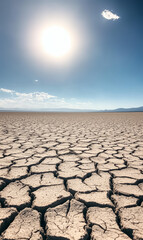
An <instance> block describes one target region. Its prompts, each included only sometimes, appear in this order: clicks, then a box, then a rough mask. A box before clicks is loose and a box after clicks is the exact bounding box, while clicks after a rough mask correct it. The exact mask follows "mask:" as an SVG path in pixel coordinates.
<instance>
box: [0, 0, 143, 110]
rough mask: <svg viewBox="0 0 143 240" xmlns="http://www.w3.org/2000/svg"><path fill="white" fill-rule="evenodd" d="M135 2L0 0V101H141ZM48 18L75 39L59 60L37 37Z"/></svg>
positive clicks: (96, 105) (140, 19)
mask: <svg viewBox="0 0 143 240" xmlns="http://www.w3.org/2000/svg"><path fill="white" fill-rule="evenodd" d="M142 9H143V1H142V0H124V1H121V0H40V1H39V0H23V1H19V0H11V1H10V0H0V108H27V109H36V108H81V109H114V108H118V107H136V106H142V105H143V30H142V26H143V14H142ZM107 10H108V11H107ZM53 22H56V23H60V24H63V25H66V28H67V30H68V31H69V32H70V33H71V35H72V36H74V37H75V39H76V40H75V44H74V47H73V50H72V56H71V57H69V58H67V59H66V61H63V59H60V61H58V62H56V61H53V60H52V59H50V58H49V57H48V56H46V53H43V52H42V51H43V50H42V46H41V45H40V44H39V42H40V40H38V39H40V34H41V32H42V29H43V28H44V27H45V26H46V25H47V24H52V23H53ZM35 80H36V81H35Z"/></svg>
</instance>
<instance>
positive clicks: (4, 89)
mask: <svg viewBox="0 0 143 240" xmlns="http://www.w3.org/2000/svg"><path fill="white" fill-rule="evenodd" d="M0 91H1V92H5V93H14V91H13V90H10V89H6V88H0Z"/></svg>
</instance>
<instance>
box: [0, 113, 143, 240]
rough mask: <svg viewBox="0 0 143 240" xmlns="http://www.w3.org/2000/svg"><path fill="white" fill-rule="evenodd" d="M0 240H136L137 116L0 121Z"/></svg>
mask: <svg viewBox="0 0 143 240" xmlns="http://www.w3.org/2000/svg"><path fill="white" fill-rule="evenodd" d="M0 190H1V191H0V233H1V237H0V239H1V240H2V239H3V240H42V239H43V240H46V239H49V240H58V239H59V240H60V239H61V240H69V239H70V240H82V239H83V240H84V239H87V240H90V239H92V240H103V239H105V240H129V239H134V240H141V239H143V113H0Z"/></svg>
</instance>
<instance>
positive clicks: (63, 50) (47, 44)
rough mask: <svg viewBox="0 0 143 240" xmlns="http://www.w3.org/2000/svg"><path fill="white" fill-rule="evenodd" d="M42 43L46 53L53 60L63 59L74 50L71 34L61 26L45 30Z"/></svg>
mask: <svg viewBox="0 0 143 240" xmlns="http://www.w3.org/2000/svg"><path fill="white" fill-rule="evenodd" d="M42 41H43V47H44V50H45V52H46V53H47V54H48V55H49V56H51V57H53V58H58V59H59V58H63V57H65V56H67V55H68V54H69V53H70V51H71V49H72V37H71V35H70V33H69V32H68V31H67V30H66V29H64V28H63V27H60V26H51V27H49V28H47V29H46V30H44V32H43V36H42Z"/></svg>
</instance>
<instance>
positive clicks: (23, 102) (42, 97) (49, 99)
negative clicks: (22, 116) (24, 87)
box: [0, 88, 94, 110]
mask: <svg viewBox="0 0 143 240" xmlns="http://www.w3.org/2000/svg"><path fill="white" fill-rule="evenodd" d="M0 91H1V92H4V93H6V96H4V97H0V108H6V109H13V108H18V109H27V110H28V109H29V110H32V109H33V110H34V109H35V110H36V109H43V110H44V109H46V108H74V109H94V103H93V102H83V101H79V100H78V99H75V98H71V99H65V98H62V97H61V98H59V97H57V96H53V95H50V94H49V93H46V92H30V93H24V92H16V91H14V90H10V89H4V88H0Z"/></svg>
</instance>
